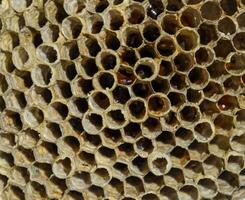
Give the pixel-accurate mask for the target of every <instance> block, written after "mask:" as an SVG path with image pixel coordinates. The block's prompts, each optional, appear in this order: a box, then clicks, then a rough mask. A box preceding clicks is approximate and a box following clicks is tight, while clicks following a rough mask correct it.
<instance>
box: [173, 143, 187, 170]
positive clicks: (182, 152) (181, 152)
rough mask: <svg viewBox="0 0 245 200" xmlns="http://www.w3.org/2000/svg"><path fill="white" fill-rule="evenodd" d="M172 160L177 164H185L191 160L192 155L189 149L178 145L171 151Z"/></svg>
mask: <svg viewBox="0 0 245 200" xmlns="http://www.w3.org/2000/svg"><path fill="white" fill-rule="evenodd" d="M170 157H171V161H172V162H173V163H174V164H175V165H177V166H184V165H185V164H186V163H187V161H188V160H190V155H189V152H188V150H187V149H185V148H182V147H180V146H176V147H175V148H174V149H173V150H172V151H171V153H170Z"/></svg>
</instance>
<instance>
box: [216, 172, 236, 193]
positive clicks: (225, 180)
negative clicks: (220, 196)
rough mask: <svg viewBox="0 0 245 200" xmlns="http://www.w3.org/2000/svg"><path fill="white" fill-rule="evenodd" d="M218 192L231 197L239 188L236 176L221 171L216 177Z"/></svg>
mask: <svg viewBox="0 0 245 200" xmlns="http://www.w3.org/2000/svg"><path fill="white" fill-rule="evenodd" d="M218 186H219V190H222V192H223V193H224V194H227V195H231V194H232V193H233V192H234V190H235V189H236V188H238V187H239V180H238V175H237V174H234V173H232V172H229V171H226V170H225V171H223V172H222V173H221V174H220V175H219V177H218Z"/></svg>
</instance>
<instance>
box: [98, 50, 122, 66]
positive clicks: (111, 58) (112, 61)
mask: <svg viewBox="0 0 245 200" xmlns="http://www.w3.org/2000/svg"><path fill="white" fill-rule="evenodd" d="M99 59H100V63H101V65H102V67H103V68H104V69H105V70H110V69H114V68H116V67H117V63H118V58H117V56H116V55H115V53H113V51H103V52H101V53H100V54H99Z"/></svg>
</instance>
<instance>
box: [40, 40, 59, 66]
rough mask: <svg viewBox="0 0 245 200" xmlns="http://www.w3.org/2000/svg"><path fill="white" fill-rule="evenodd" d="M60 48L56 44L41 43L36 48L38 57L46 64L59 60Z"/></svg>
mask: <svg viewBox="0 0 245 200" xmlns="http://www.w3.org/2000/svg"><path fill="white" fill-rule="evenodd" d="M58 52H59V51H58V49H57V47H56V46H54V45H52V46H51V45H47V44H41V45H40V46H38V48H37V50H36V54H37V57H38V59H39V60H40V61H41V62H44V63H46V64H54V63H57V62H58V61H59V53H58Z"/></svg>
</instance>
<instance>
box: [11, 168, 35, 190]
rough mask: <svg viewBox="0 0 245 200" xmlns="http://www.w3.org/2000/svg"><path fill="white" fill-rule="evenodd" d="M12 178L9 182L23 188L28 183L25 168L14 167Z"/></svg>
mask: <svg viewBox="0 0 245 200" xmlns="http://www.w3.org/2000/svg"><path fill="white" fill-rule="evenodd" d="M12 176H13V178H11V182H14V183H15V184H19V185H21V186H25V185H26V184H27V183H28V182H29V181H30V174H29V172H28V170H27V168H25V167H17V166H15V167H14V168H13V169H12Z"/></svg>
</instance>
